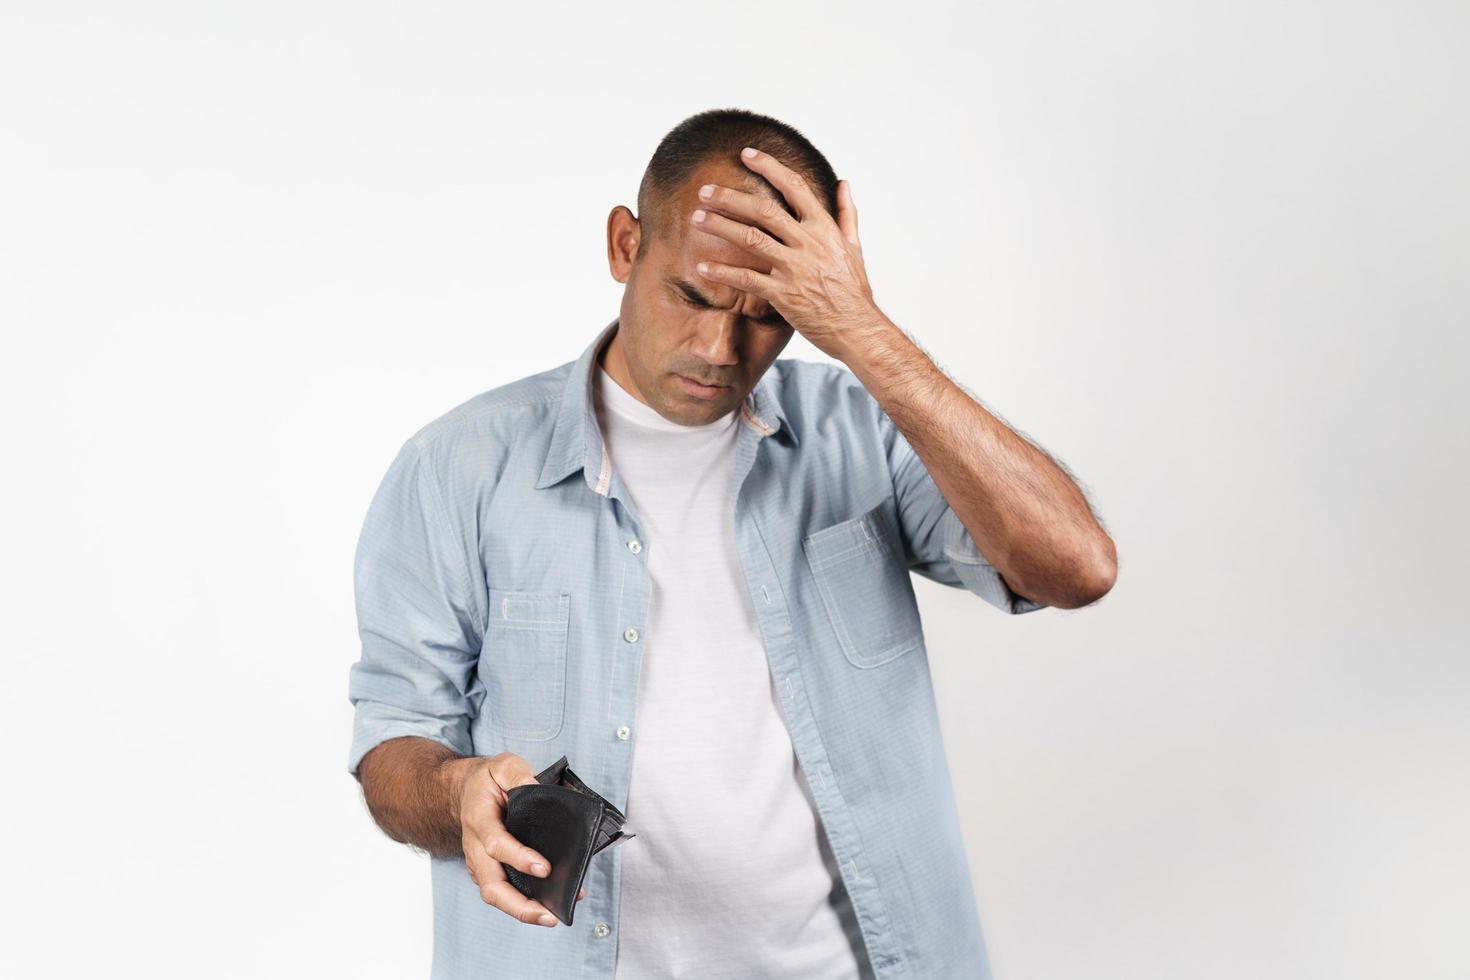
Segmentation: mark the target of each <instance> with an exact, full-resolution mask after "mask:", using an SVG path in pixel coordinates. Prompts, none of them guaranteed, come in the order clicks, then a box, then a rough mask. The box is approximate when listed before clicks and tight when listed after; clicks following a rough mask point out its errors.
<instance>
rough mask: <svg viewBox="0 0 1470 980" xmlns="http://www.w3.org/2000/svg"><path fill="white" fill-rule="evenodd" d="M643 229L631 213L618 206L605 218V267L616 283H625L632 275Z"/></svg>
mask: <svg viewBox="0 0 1470 980" xmlns="http://www.w3.org/2000/svg"><path fill="white" fill-rule="evenodd" d="M642 238H643V229H642V226H641V225H639V223H638V219H637V218H635V217H633V212H632V211H629V210H628V209H627V208H626V207H624V206H623V205H621V204H619V205H618V206H617V207H615V208H613V209H612V211H611V212H609V213H608V216H607V267H608V271H609V272H611V273H612V277H613V278H614V279H616V280H617V281H618V282H623V283H625V282H627V281H628V278H629V277H630V276H631V275H632V274H633V261H634V257H635V256H636V255H637V254H638V243H639V242H640V241H642Z"/></svg>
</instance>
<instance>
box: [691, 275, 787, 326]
mask: <svg viewBox="0 0 1470 980" xmlns="http://www.w3.org/2000/svg"><path fill="white" fill-rule="evenodd" d="M665 281H666V282H668V283H669V285H671V286H673V287H674V288H675V289H677V290H679V291H680V292H682V293H683V294H684V296H685V297H686V298H687V299H688V300H689V301H690V302H691V303H695V304H697V305H699V306H714V305H715V304H714V302H713V301H712V300H711V299H710V298H709V297H707V296H705V295H704V294H703V293H701V292H700V291H699V287H697V286H695V285H694V283H692V282H689V281H688V280H687V279H680V278H679V277H678V276H668V277H667V278H666V280H665ZM751 319H753V320H755V322H756V323H785V322H786V318H785V317H783V316H782V315H781V314H780V313H777V312H776V311H775V310H774V309H772V310H771V312H770V313H767V314H766V315H765V316H759V317H752V318H751Z"/></svg>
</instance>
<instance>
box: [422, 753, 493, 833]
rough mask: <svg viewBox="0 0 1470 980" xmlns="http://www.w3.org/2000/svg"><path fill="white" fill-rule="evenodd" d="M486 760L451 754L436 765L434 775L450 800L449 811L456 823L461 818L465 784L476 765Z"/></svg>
mask: <svg viewBox="0 0 1470 980" xmlns="http://www.w3.org/2000/svg"><path fill="white" fill-rule="evenodd" d="M484 762H485V760H484V759H482V758H480V757H479V756H473V755H470V756H451V757H450V758H448V759H445V760H444V761H442V762H440V763H439V764H438V765H436V766H435V767H434V772H433V777H434V779H435V780H436V781H437V782H438V783H439V786H440V789H441V792H443V794H444V797H445V798H446V799H448V801H449V813H450V815H451V816H452V817H453V818H454V821H455V823H458V822H459V820H460V808H461V804H462V801H463V800H464V791H465V784H466V783H468V782H469V779H470V776H472V775H473V774H474V772H475V769H476V767H477V766H479V765H481V764H483V763H484Z"/></svg>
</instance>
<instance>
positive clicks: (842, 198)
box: [837, 180, 862, 245]
mask: <svg viewBox="0 0 1470 980" xmlns="http://www.w3.org/2000/svg"><path fill="white" fill-rule="evenodd" d="M837 228H838V229H839V230H840V231H841V232H842V237H843V238H846V239H847V240H848V241H850V242H852V243H853V244H854V245H861V244H862V243H861V242H860V241H858V216H857V205H856V204H854V203H852V181H850V180H839V181H838V182H837Z"/></svg>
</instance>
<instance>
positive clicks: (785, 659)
mask: <svg viewBox="0 0 1470 980" xmlns="http://www.w3.org/2000/svg"><path fill="white" fill-rule="evenodd" d="M617 325H618V321H617V320H616V319H614V320H613V321H612V322H611V323H609V324H608V325H607V326H606V327H604V328H603V329H602V330H601V331H600V332H599V333H598V335H597V336H596V337H595V338H594V339H593V340H592V342H591V343H590V344H588V345H587V347H586V349H585V350H584V351H583V352H582V354H581V356H579V357H578V358H577V359H576V360H575V361H571V362H567V363H564V364H561V365H559V366H557V367H554V368H551V369H549V370H546V371H543V372H540V373H538V374H533V375H530V376H529V377H525V378H521V379H519V380H516V381H512V382H510V383H507V384H504V385H501V386H500V387H498V388H493V389H491V390H489V391H487V392H484V393H482V394H480V395H477V396H476V397H474V398H472V399H470V400H469V401H467V402H465V403H464V404H462V405H460V406H458V407H457V408H455V409H453V410H451V411H449V412H448V413H446V414H444V415H442V416H440V417H439V418H437V419H435V420H434V421H432V422H430V423H429V424H427V425H425V426H424V427H423V428H421V429H419V430H418V431H417V432H416V433H414V434H413V435H412V436H411V437H410V438H409V439H408V440H407V441H406V442H404V444H403V445H402V447H401V448H400V450H399V451H398V454H397V456H396V457H395V458H394V459H393V461H392V463H391V464H390V465H389V467H388V471H387V474H386V476H385V477H384V478H383V481H382V484H381V486H380V487H379V488H378V490H377V493H376V494H375V495H374V497H373V499H372V502H371V504H370V505H369V507H368V512H367V515H366V518H365V520H364V523H363V527H362V534H361V537H360V539H359V541H358V546H357V552H356V557H355V563H354V583H355V588H356V602H357V617H358V629H359V634H360V637H361V640H362V657H361V660H360V661H359V662H358V663H356V664H354V665H353V666H352V669H351V672H350V679H349V696H350V698H351V700H352V703H353V705H354V706H355V716H354V727H353V738H352V748H351V752H350V756H349V768H350V770H352V771H356V768H357V765H358V763H359V762H360V761H361V759H362V757H363V756H364V755H365V754H366V753H367V752H368V751H369V750H370V749H372V748H373V747H374V746H375V745H377V744H379V743H380V742H382V741H384V740H385V739H390V738H397V737H399V736H404V735H416V736H420V737H423V738H429V739H433V740H434V741H436V742H439V743H441V744H443V745H445V746H448V747H449V748H451V749H453V750H454V751H455V752H458V753H461V754H463V755H485V756H488V755H494V754H496V753H499V752H514V753H516V754H517V755H520V756H523V757H524V758H525V759H526V760H527V761H528V762H529V763H530V765H531V768H532V769H533V770H534V771H538V772H539V771H540V770H541V769H542V768H544V767H545V766H547V765H549V764H550V763H552V762H554V761H555V760H556V759H557V758H559V757H560V756H562V755H566V756H567V758H568V759H569V760H570V765H571V767H572V768H573V769H575V770H576V772H577V774H578V775H579V776H581V777H582V779H584V780H585V781H586V782H587V784H588V785H590V786H591V787H593V788H594V789H596V790H597V791H598V792H599V793H601V794H602V795H603V796H605V797H606V798H607V799H608V800H610V801H611V802H612V803H614V804H615V805H617V806H619V807H626V806H627V802H628V788H629V773H630V769H631V761H632V753H633V751H634V746H635V745H636V744H637V739H638V699H637V692H638V675H639V665H640V663H641V658H642V646H641V644H640V638H641V634H642V630H643V629H644V627H645V623H646V622H647V617H648V611H649V596H650V585H649V577H648V569H647V562H648V555H649V553H650V550H651V549H654V548H657V547H659V545H660V542H659V541H657V540H655V539H650V538H649V537H648V536H646V535H645V533H644V529H643V527H642V525H641V524H640V522H639V518H638V515H637V513H636V512H635V510H634V509H633V507H632V506H631V505H630V503H629V499H628V495H627V494H626V493H625V488H624V486H623V484H622V482H621V481H620V480H619V478H618V474H617V472H616V471H615V470H613V469H612V467H611V465H610V462H609V458H608V454H607V451H606V448H605V446H604V444H603V439H602V435H601V432H600V430H599V428H598V425H597V421H596V415H595V404H594V402H593V393H592V388H591V385H592V384H594V383H595V382H596V380H597V379H596V377H595V374H594V371H595V369H596V367H597V363H596V359H595V358H596V355H597V353H598V352H599V351H600V350H601V348H602V345H603V344H605V343H606V341H607V340H608V339H609V338H610V337H611V336H612V334H613V333H614V332H615V331H616V329H617ZM739 411H740V413H741V416H740V435H739V438H738V439H737V441H736V445H735V453H736V458H735V466H734V474H733V486H732V490H733V491H734V492H735V493H736V497H735V540H736V546H737V548H738V551H739V557H740V564H741V567H742V570H743V571H744V577H745V581H746V584H747V585H748V587H749V590H750V598H751V601H752V603H753V606H754V609H755V613H756V618H757V621H758V625H759V628H760V633H761V636H762V639H763V640H764V646H765V651H766V657H767V660H768V661H769V663H770V669H771V673H772V677H773V678H774V680H775V682H776V690H777V692H778V694H779V697H780V708H781V711H782V714H783V716H784V717H785V719H786V724H787V728H788V730H789V732H790V734H791V741H792V745H793V746H794V748H795V750H796V757H797V760H798V762H799V763H800V765H801V767H802V772H803V774H804V776H805V778H806V780H807V782H808V783H809V785H810V787H811V791H812V796H813V799H814V800H815V801H816V805H817V811H818V816H819V817H820V819H821V822H822V826H823V828H824V830H825V833H826V835H827V839H828V842H829V843H830V845H831V847H832V851H833V854H834V855H835V857H836V858H837V861H838V864H839V867H840V868H841V871H842V879H843V884H844V886H845V887H846V890H847V893H848V897H849V899H850V901H851V906H852V910H853V913H854V915H855V918H856V920H857V925H858V927H859V929H860V931H861V937H862V943H863V946H864V948H865V950H866V953H867V958H868V961H869V963H870V964H871V967H872V969H873V971H874V973H875V974H876V976H877V977H878V978H880V980H890V978H898V977H910V978H916V980H944V978H955V980H960V978H964V980H974V978H976V977H985V976H988V975H989V969H988V965H987V962H986V956H985V946H984V942H983V939H982V937H981V931H980V924H979V920H978V916H977V913H976V908H975V898H974V893H973V890H972V888H971V884H970V869H969V864H968V862H967V859H966V855H965V848H964V842H963V839H962V836H961V833H960V823H959V816H958V812H957V810H956V807H955V801H954V796H953V793H952V789H951V786H950V779H949V768H948V764H947V762H946V757H945V751H944V745H943V742H942V740H941V736H940V727H939V717H938V714H937V710H936V706H935V700H934V691H933V687H932V681H931V678H930V674H929V661H928V654H927V652H926V650H925V646H924V632H923V628H922V625H921V622H920V619H919V610H918V606H917V604H916V602H915V598H914V590H913V583H912V581H911V580H910V576H909V573H910V572H911V571H912V572H917V573H918V574H920V575H923V576H925V577H926V578H929V579H932V580H933V581H936V582H940V583H942V584H944V585H949V586H953V587H956V588H964V589H968V590H969V591H970V592H972V593H974V594H975V595H977V596H979V597H980V598H982V599H984V600H985V601H986V602H988V603H989V604H991V605H992V606H995V607H997V608H999V609H1001V610H1003V611H1006V612H1010V613H1022V612H1030V611H1032V610H1035V609H1040V608H1043V605H1044V604H1042V603H1038V602H1035V601H1032V600H1030V599H1027V598H1023V597H1021V596H1019V595H1017V594H1016V593H1014V592H1012V591H1011V589H1010V588H1009V586H1008V585H1007V583H1006V582H1005V580H1004V579H1002V578H1001V576H1000V575H999V574H998V573H997V572H996V570H995V568H993V567H992V566H991V565H990V563H989V562H987V561H986V559H985V556H984V555H983V554H981V553H980V551H979V549H978V548H977V547H976V545H975V542H974V539H973V538H972V537H971V536H970V533H969V532H968V531H967V530H966V529H965V527H964V525H962V524H961V523H960V521H959V519H958V518H957V517H956V515H955V513H954V511H953V510H952V509H951V508H950V506H949V505H948V503H947V502H946V501H945V499H944V497H943V496H942V495H941V494H940V492H939V489H938V487H937V486H936V485H935V483H934V480H933V478H932V477H931V476H930V475H929V473H928V471H927V470H926V469H925V468H924V465H923V463H922V462H921V461H920V459H919V458H918V456H917V455H916V454H915V453H914V451H913V449H912V447H911V446H910V445H909V443H908V441H907V440H906V439H905V438H904V436H903V435H902V433H900V432H899V430H898V428H897V427H896V426H895V425H894V424H893V422H892V421H891V420H890V419H889V418H888V415H887V414H886V413H885V412H884V411H883V410H882V408H881V406H880V405H879V404H878V402H877V400H876V399H875V398H873V396H872V395H871V394H870V393H869V392H868V391H867V389H866V388H864V387H863V386H862V384H861V383H860V382H859V381H858V380H857V378H856V377H855V376H854V375H853V374H852V373H851V372H850V371H848V370H847V369H846V368H844V367H842V366H840V365H829V364H823V363H820V362H815V361H803V360H798V359H794V358H778V359H777V360H776V361H775V362H774V363H773V364H772V366H771V368H770V369H769V370H767V371H766V373H765V374H764V375H763V376H762V377H761V379H760V381H759V382H758V383H757V384H756V386H755V388H754V389H753V390H752V391H751V393H750V394H749V396H747V398H746V400H745V402H744V403H743V404H742V405H741V407H740V408H739ZM729 734H730V737H731V738H736V739H738V738H739V737H740V733H739V732H730V733H729ZM731 805H732V806H739V805H740V801H739V800H732V801H731ZM634 829H635V830H636V828H634ZM636 846H637V840H636V838H635V839H634V840H632V841H630V842H629V843H628V844H626V845H622V846H620V847H615V848H612V849H611V850H609V851H607V852H605V853H603V854H599V855H597V856H595V857H594V858H593V859H592V862H591V865H590V866H589V869H588V872H587V877H586V879H585V882H584V884H585V887H586V889H587V897H586V898H585V899H583V900H582V901H581V902H580V903H578V905H577V909H576V914H575V916H574V922H573V924H572V925H571V926H565V925H562V924H558V925H557V926H555V927H554V928H546V927H544V926H535V925H528V924H525V923H522V922H519V921H517V920H516V919H514V918H512V917H511V916H509V915H507V914H506V913H504V912H502V911H500V910H499V909H496V908H493V907H491V906H489V905H486V904H485V903H484V901H483V900H482V899H481V898H480V892H479V889H478V887H476V885H475V884H474V882H472V881H471V880H470V877H469V873H468V870H467V869H466V867H465V863H464V859H463V858H462V857H458V856H456V857H443V858H441V857H434V858H431V860H430V865H431V869H432V878H433V891H434V957H433V974H432V975H433V977H436V978H476V980H480V978H494V977H543V976H544V977H556V978H558V980H561V978H589V980H591V978H599V980H612V978H613V977H614V967H615V963H616V957H617V943H618V889H619V886H620V880H621V879H620V876H619V868H620V861H621V853H620V852H621V851H622V850H623V848H624V847H636ZM749 900H751V901H759V896H749ZM721 927H722V926H721V923H720V922H719V921H718V919H712V920H711V921H710V923H709V928H710V929H711V930H718V929H720V928H721Z"/></svg>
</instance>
